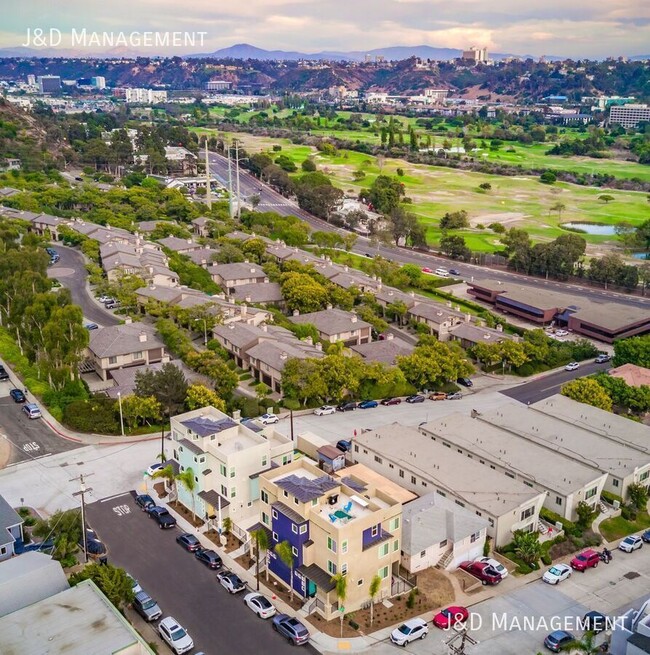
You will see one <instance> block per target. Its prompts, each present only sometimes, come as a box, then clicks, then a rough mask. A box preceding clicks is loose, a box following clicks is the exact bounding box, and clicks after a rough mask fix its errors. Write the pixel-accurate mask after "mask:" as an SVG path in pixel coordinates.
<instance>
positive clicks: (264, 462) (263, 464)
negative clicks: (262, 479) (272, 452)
mask: <svg viewBox="0 0 650 655" xmlns="http://www.w3.org/2000/svg"><path fill="white" fill-rule="evenodd" d="M268 461H269V460H268V457H267V456H266V455H264V457H262V466H263V467H264V468H266V467H267V466H268Z"/></svg>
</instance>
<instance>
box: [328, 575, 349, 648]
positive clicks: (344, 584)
mask: <svg viewBox="0 0 650 655" xmlns="http://www.w3.org/2000/svg"><path fill="white" fill-rule="evenodd" d="M331 581H332V582H333V583H334V584H335V585H336V597H337V598H338V601H339V614H340V617H341V638H343V617H344V615H345V607H343V603H345V599H346V597H347V595H348V579H347V578H346V577H345V575H343V573H337V574H336V575H334V576H332V578H331Z"/></svg>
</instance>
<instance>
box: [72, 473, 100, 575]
mask: <svg viewBox="0 0 650 655" xmlns="http://www.w3.org/2000/svg"><path fill="white" fill-rule="evenodd" d="M91 475H95V474H94V473H89V474H88V475H87V476H86V477H90V476H91ZM76 480H79V491H75V492H74V493H73V494H72V495H73V496H81V542H82V544H83V549H84V564H88V540H87V536H86V494H88V493H90V492H91V491H92V489H90V488H88V489H87V488H86V481H85V480H84V474H83V473H80V474H79V476H78V477H76V478H72V480H70V482H75V481H76Z"/></svg>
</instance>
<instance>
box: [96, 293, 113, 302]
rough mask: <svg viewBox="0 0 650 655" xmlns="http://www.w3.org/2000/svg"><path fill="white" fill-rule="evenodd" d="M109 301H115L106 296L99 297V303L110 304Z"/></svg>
mask: <svg viewBox="0 0 650 655" xmlns="http://www.w3.org/2000/svg"><path fill="white" fill-rule="evenodd" d="M109 300H113V298H112V297H111V296H107V295H106V294H104V295H103V296H99V302H101V303H105V302H108V301H109Z"/></svg>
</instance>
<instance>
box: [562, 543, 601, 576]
mask: <svg viewBox="0 0 650 655" xmlns="http://www.w3.org/2000/svg"><path fill="white" fill-rule="evenodd" d="M598 562H600V554H599V553H597V552H596V551H595V550H592V549H591V548H590V549H589V550H585V551H583V552H582V553H580V554H579V555H576V556H575V557H574V558H573V559H572V560H571V561H570V562H569V564H570V565H571V568H572V569H575V570H576V571H582V572H583V573H584V572H585V571H586V570H587V569H589V568H594V569H595V568H596V567H597V566H598Z"/></svg>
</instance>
